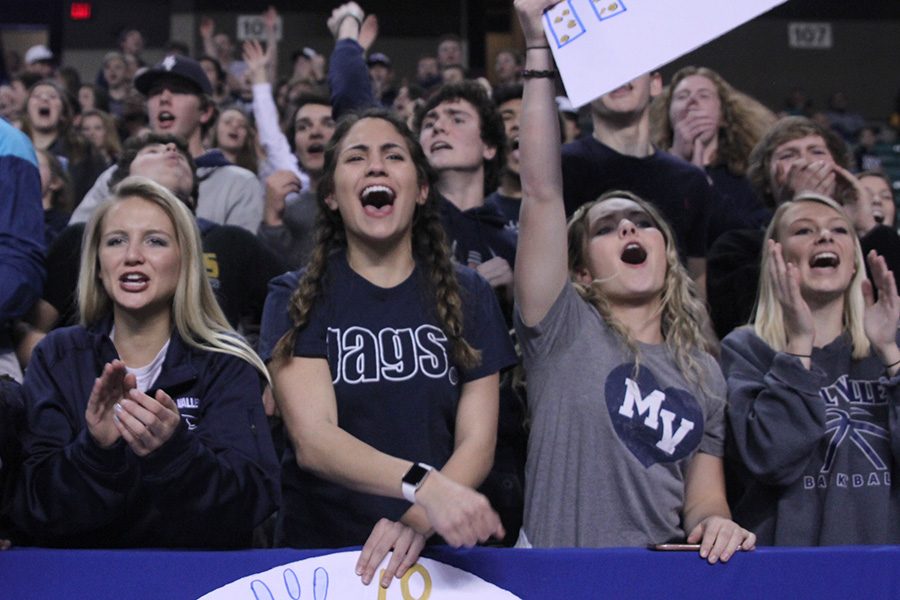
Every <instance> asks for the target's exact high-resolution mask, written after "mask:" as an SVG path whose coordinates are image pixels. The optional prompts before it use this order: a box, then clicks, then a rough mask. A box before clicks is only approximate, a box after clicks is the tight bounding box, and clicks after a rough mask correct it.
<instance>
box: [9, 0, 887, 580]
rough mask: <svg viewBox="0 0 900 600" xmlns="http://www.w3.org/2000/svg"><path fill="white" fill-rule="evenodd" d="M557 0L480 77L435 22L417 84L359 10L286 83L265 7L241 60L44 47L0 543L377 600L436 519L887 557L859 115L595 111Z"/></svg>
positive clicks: (19, 179)
mask: <svg viewBox="0 0 900 600" xmlns="http://www.w3.org/2000/svg"><path fill="white" fill-rule="evenodd" d="M552 4H553V2H552V1H548V0H516V2H515V10H516V12H517V15H518V18H519V22H520V24H521V26H522V30H523V32H524V39H525V43H526V47H525V48H521V49H518V50H506V51H503V52H501V53H499V55H498V57H497V61H496V65H495V68H494V70H493V73H492V77H491V78H490V80H488V79H486V78H483V77H477V78H476V77H471V75H470V74H469V73H468V72H467V71H466V69H465V68H464V66H463V64H462V63H463V53H462V46H461V43H460V40H459V39H458V38H455V37H454V36H446V37H445V38H442V39H441V41H440V42H439V45H438V46H437V52H436V55H435V56H424V57H422V58H420V59H419V61H418V68H417V72H416V73H415V75H411V76H409V77H406V78H403V79H402V80H400V79H399V78H397V77H396V76H395V74H394V73H393V69H392V61H391V59H390V58H389V57H388V56H386V55H385V54H383V53H380V52H377V51H375V50H376V49H377V37H378V22H377V20H376V19H374V18H373V16H372V15H368V16H367V15H365V13H364V12H363V10H362V8H361V7H360V6H359V5H357V4H356V3H354V2H350V3H347V4H343V5H341V6H340V7H338V8H336V9H335V10H334V11H333V12H332V14H331V17H330V18H329V20H328V22H327V23H326V25H327V27H328V29H329V30H330V32H331V33H332V35H333V36H334V39H335V45H334V47H333V49H331V50H330V53H329V54H328V55H327V56H326V54H325V52H319V51H317V50H314V49H312V48H309V47H305V46H302V41H301V40H293V39H292V37H291V35H290V32H289V31H288V32H285V35H284V39H285V40H288V41H289V42H287V43H292V44H294V45H296V46H297V47H298V48H299V49H298V50H297V51H296V52H295V53H294V54H293V57H292V59H293V64H292V65H291V76H290V77H289V78H287V79H283V80H279V79H277V65H276V60H275V57H276V56H277V54H278V53H277V42H276V40H275V34H274V31H275V29H274V23H275V19H276V16H277V15H276V13H275V12H274V10H273V9H270V10H269V11H267V13H265V15H264V18H265V22H266V24H267V30H268V32H269V34H268V36H267V40H266V41H265V42H263V43H260V42H256V41H250V42H245V43H244V44H243V47H242V48H241V52H240V58H238V57H237V56H236V54H237V52H236V49H235V47H234V45H233V43H232V41H231V40H230V38H229V37H228V36H227V35H225V34H222V33H218V34H217V33H216V31H215V25H214V23H213V22H212V21H211V20H209V19H206V18H203V19H201V21H200V29H199V35H200V39H201V40H202V42H203V52H204V53H203V54H202V55H200V56H197V57H196V59H193V58H190V57H188V56H186V52H185V50H186V48H185V47H184V45H183V44H180V43H177V42H172V43H170V44H169V46H168V48H167V54H166V56H165V58H164V59H163V60H162V61H161V62H159V63H158V64H155V65H145V64H144V62H143V60H142V58H141V55H142V51H143V40H142V37H141V34H140V32H139V31H138V30H129V31H127V32H124V33H123V35H122V36H121V38H120V42H121V47H120V49H119V50H118V51H114V52H110V53H108V54H107V55H106V56H105V57H104V59H103V62H102V65H100V66H99V67H100V68H99V70H98V72H97V73H96V82H95V83H86V84H83V85H80V84H79V83H78V80H77V74H75V73H74V71H73V70H72V69H66V68H65V67H60V66H59V65H58V64H57V61H56V59H55V57H54V56H53V55H52V53H51V52H50V51H49V50H48V49H46V48H44V47H35V48H32V49H31V50H29V52H28V53H27V54H26V56H25V61H24V62H25V64H24V66H23V67H22V69H21V70H20V71H19V72H16V73H15V74H14V75H13V76H12V78H11V80H10V81H8V82H0V115H2V117H3V119H0V172H2V173H3V176H2V177H0V189H2V194H0V196H2V199H0V206H2V210H0V278H2V279H3V281H4V284H3V291H2V293H0V328H2V331H0V373H3V374H6V375H8V377H7V378H6V380H3V381H2V387H0V489H2V492H3V496H2V498H3V502H2V506H0V508H2V512H0V538H3V541H2V542H0V543H4V544H6V545H8V544H9V540H12V542H13V543H15V544H22V545H48V546H60V547H197V548H200V547H203V548H235V547H250V546H251V545H253V546H267V545H272V544H275V545H288V546H295V547H305V548H319V547H343V546H354V545H362V546H363V552H362V553H361V556H360V560H359V565H358V569H357V574H358V575H360V576H361V577H362V578H363V580H364V581H365V582H366V583H368V582H369V581H371V580H373V578H374V576H375V575H374V573H375V569H376V567H377V566H378V565H379V563H381V561H382V559H383V558H384V557H385V556H386V555H387V553H388V552H389V551H393V558H392V560H391V562H390V564H389V567H388V568H387V569H386V570H385V572H384V573H383V574H382V580H381V582H382V584H383V585H384V584H387V583H389V581H390V578H391V577H392V576H393V575H395V574H396V575H397V576H400V575H402V573H403V572H405V570H406V568H408V567H409V566H411V565H412V564H413V563H414V562H415V560H416V559H417V557H418V556H419V553H420V552H421V551H422V549H423V547H424V546H425V545H426V544H428V543H441V542H444V543H449V544H451V545H454V546H463V545H466V546H468V545H473V544H475V543H494V544H500V545H513V544H516V545H519V546H524V547H528V546H531V545H534V546H538V547H558V546H592V547H596V546H644V545H647V544H654V543H663V542H672V541H687V542H689V543H697V544H699V545H700V546H699V552H700V554H701V555H702V556H703V557H704V558H706V559H707V560H709V561H710V562H717V561H727V560H728V559H729V558H730V557H731V556H733V554H734V553H735V552H737V551H739V550H751V549H753V547H754V546H755V545H756V543H761V544H767V545H768V544H776V545H822V544H880V543H897V542H900V525H898V523H900V519H898V518H897V517H898V516H900V502H898V499H897V493H896V491H895V488H894V486H893V484H892V479H893V474H894V470H895V468H896V467H895V465H896V464H898V462H897V461H898V460H900V433H897V434H894V431H893V430H894V427H893V426H894V424H895V423H896V420H897V418H898V415H897V412H898V410H900V408H898V403H900V391H898V386H900V375H898V369H900V349H898V346H897V340H898V331H897V329H898V319H900V300H898V295H897V289H896V282H895V278H894V275H893V273H895V272H896V269H897V268H898V266H900V239H898V235H897V229H896V222H895V216H896V208H895V203H894V198H893V185H892V182H891V180H890V179H889V178H888V177H887V176H886V175H885V174H884V172H883V169H882V165H881V162H880V161H879V160H878V157H877V156H875V154H874V150H873V148H874V147H875V145H876V144H875V143H874V142H873V140H872V139H870V138H871V137H872V136H873V135H874V134H875V133H876V132H877V131H878V130H877V129H876V128H874V127H872V126H871V125H870V124H866V123H865V121H864V120H861V119H860V118H857V117H858V115H856V116H854V115H852V113H850V112H849V111H848V109H847V106H846V99H845V98H837V97H836V98H834V99H832V101H831V106H830V111H829V112H827V113H820V114H818V115H817V116H816V118H810V116H811V115H810V116H804V115H800V114H796V113H797V112H800V111H804V110H808V107H807V106H800V107H798V108H797V110H796V111H791V114H779V115H776V113H775V112H773V111H772V110H770V109H769V108H767V107H765V106H764V105H762V104H761V103H760V102H758V101H756V100H755V99H753V98H752V97H750V96H748V95H747V94H745V93H743V92H741V91H739V90H738V89H736V87H733V86H732V85H731V84H729V82H727V81H726V80H725V79H724V78H723V77H722V76H721V75H720V74H718V73H716V72H715V71H712V70H711V69H708V68H704V67H686V68H684V69H681V70H680V71H678V72H677V73H676V74H675V75H674V76H673V77H672V79H671V80H670V81H669V82H663V81H662V79H661V77H660V75H659V74H658V73H646V74H643V75H640V76H638V77H636V78H635V79H633V80H632V81H630V82H628V83H627V84H625V85H623V86H621V87H620V88H618V89H616V90H613V91H612V92H609V93H608V94H605V95H604V96H601V97H600V98H598V99H596V100H595V101H594V102H592V103H591V105H590V106H589V107H587V108H585V109H584V110H583V111H581V114H580V115H579V113H578V111H575V110H573V109H572V107H571V105H570V104H569V103H568V102H567V101H566V99H565V98H564V97H561V96H560V95H559V90H560V89H561V87H560V83H559V81H558V77H557V73H556V71H555V70H554V64H553V60H552V55H551V53H550V50H549V47H548V44H547V40H546V39H545V37H544V34H543V31H542V29H541V24H540V20H541V14H542V10H544V9H545V8H547V7H548V6H549V5H552ZM282 43H286V42H282ZM666 83H667V85H665V84H666ZM801 104H802V102H801ZM579 117H580V118H579ZM17 128H18V130H17ZM857 136H859V138H858V139H859V143H858V144H857V145H856V146H855V147H854V146H852V145H850V144H848V142H851V143H852V142H855V141H856V140H857ZM851 150H852V151H851ZM748 323H749V324H750V325H747V324H748ZM514 341H515V344H514ZM279 463H280V466H279ZM476 490H477V491H476Z"/></svg>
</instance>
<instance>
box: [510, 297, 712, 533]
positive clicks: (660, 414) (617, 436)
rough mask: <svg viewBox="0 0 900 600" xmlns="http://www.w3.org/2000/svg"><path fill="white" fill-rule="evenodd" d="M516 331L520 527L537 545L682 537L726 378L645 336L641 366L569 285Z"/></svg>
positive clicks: (706, 361)
mask: <svg viewBox="0 0 900 600" xmlns="http://www.w3.org/2000/svg"><path fill="white" fill-rule="evenodd" d="M515 324H516V331H517V333H518V336H519V341H520V343H521V345H522V352H523V355H524V365H525V370H526V372H527V373H528V404H529V409H530V410H531V415H532V416H531V436H530V438H529V440H528V461H527V464H526V479H525V481H526V485H525V525H524V529H525V533H526V534H527V536H528V539H529V541H530V542H531V543H532V544H533V545H534V546H536V547H557V546H587V547H603V546H643V545H646V544H651V543H662V542H667V541H672V540H680V539H683V538H684V536H685V532H684V531H683V528H682V523H681V511H682V508H683V505H684V483H685V474H686V471H687V467H688V465H689V463H690V460H691V458H692V457H693V456H694V454H695V453H696V452H697V451H701V452H704V453H707V454H710V455H713V456H722V454H723V452H724V434H725V432H724V406H725V382H724V379H723V377H722V373H721V371H720V370H719V367H718V365H716V363H715V361H714V360H713V359H712V357H711V356H709V355H707V354H704V353H700V352H698V353H697V356H696V357H695V358H696V360H697V361H698V362H699V364H700V365H701V367H702V369H703V371H704V373H705V376H704V379H705V381H704V384H705V389H707V390H709V394H704V393H702V391H701V390H700V388H699V386H698V385H696V382H691V383H688V382H687V381H686V380H685V378H684V377H683V376H682V375H681V372H680V371H679V370H678V368H677V367H676V365H675V363H674V361H673V359H672V357H671V355H670V352H669V350H668V349H667V348H666V347H665V345H650V344H639V352H640V372H639V373H638V374H637V376H636V377H635V374H634V361H633V359H631V357H630V355H629V353H628V350H627V348H626V347H625V345H624V344H623V343H622V341H621V340H620V339H619V338H618V337H617V336H616V334H615V333H614V332H613V331H612V330H611V329H610V328H609V327H608V326H607V324H606V323H605V321H604V320H603V319H602V317H601V316H600V315H599V313H598V312H597V311H596V309H594V307H593V306H591V305H589V304H588V303H587V302H585V301H584V300H582V299H581V297H580V296H579V295H578V292H577V291H576V290H575V289H574V287H573V286H571V285H566V286H564V288H563V291H562V292H561V293H560V295H559V298H557V300H556V302H555V303H554V304H553V306H552V308H551V309H550V311H549V312H548V313H547V315H546V316H545V317H544V319H543V320H542V321H541V322H540V323H539V324H538V325H537V326H535V327H527V326H525V325H524V323H522V320H521V317H520V315H519V314H518V312H517V313H516V323H515Z"/></svg>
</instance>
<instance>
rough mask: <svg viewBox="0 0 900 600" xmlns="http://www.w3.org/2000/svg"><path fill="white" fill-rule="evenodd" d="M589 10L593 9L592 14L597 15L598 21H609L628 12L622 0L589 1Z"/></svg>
mask: <svg viewBox="0 0 900 600" xmlns="http://www.w3.org/2000/svg"><path fill="white" fill-rule="evenodd" d="M591 8H593V9H594V14H596V15H597V20H599V21H605V20H606V19H611V18H612V17H615V16H616V15H621V14H622V13H623V12H625V11H626V10H628V9H627V8H625V3H624V2H622V0H591Z"/></svg>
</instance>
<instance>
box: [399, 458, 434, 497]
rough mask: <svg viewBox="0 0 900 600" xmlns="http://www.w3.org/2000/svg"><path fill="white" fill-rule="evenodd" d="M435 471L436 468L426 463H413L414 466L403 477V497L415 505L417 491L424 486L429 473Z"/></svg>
mask: <svg viewBox="0 0 900 600" xmlns="http://www.w3.org/2000/svg"><path fill="white" fill-rule="evenodd" d="M433 469H434V467H432V466H430V465H426V464H425V463H413V466H411V467H410V468H409V471H407V472H406V475H404V476H403V486H402V489H403V497H404V498H406V500H407V501H409V502H412V503H413V504H415V502H416V491H417V490H418V489H419V488H420V487H422V484H423V483H425V478H426V477H428V473H429V472H430V471H431V470H433Z"/></svg>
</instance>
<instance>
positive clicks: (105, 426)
mask: <svg viewBox="0 0 900 600" xmlns="http://www.w3.org/2000/svg"><path fill="white" fill-rule="evenodd" d="M136 386H137V380H136V379H135V376H134V375H131V374H129V373H128V371H127V370H126V369H125V363H123V362H122V361H121V360H118V359H116V360H113V361H112V362H109V363H106V365H105V366H104V367H103V372H102V373H100V377H98V378H97V379H96V380H94V387H93V389H92V390H91V395H90V397H89V398H88V403H87V409H86V410H85V413H84V419H85V422H86V423H87V428H88V433H90V434H91V437H92V438H94V441H95V442H97V444H98V445H99V446H100V447H101V448H109V447H110V446H112V445H113V444H114V443H115V442H116V440H118V439H119V435H120V434H119V430H118V428H117V427H116V424H115V419H114V415H115V406H116V404H117V403H118V402H119V401H121V400H122V399H124V398H125V397H126V395H127V394H128V393H129V392H130V391H131V390H133V389H135V387H136Z"/></svg>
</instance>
